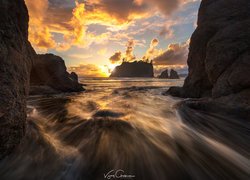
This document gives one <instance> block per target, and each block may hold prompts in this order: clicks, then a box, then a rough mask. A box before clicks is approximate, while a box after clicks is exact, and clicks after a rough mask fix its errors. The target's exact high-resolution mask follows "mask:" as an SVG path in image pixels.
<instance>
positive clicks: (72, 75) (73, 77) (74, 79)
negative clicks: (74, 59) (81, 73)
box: [69, 72, 78, 82]
mask: <svg viewBox="0 0 250 180" xmlns="http://www.w3.org/2000/svg"><path fill="white" fill-rule="evenodd" d="M69 77H70V78H71V79H72V80H73V81H76V82H78V75H77V74H76V73H75V72H71V73H70V75H69Z"/></svg>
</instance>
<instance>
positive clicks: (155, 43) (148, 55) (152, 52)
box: [142, 39, 159, 60]
mask: <svg viewBox="0 0 250 180" xmlns="http://www.w3.org/2000/svg"><path fill="white" fill-rule="evenodd" d="M158 44H159V40H158V39H152V41H151V43H150V47H149V49H148V50H147V52H146V54H145V56H144V57H143V58H142V59H143V60H148V59H151V58H154V57H155V56H157V55H158V54H159V50H157V49H156V47H157V46H158Z"/></svg>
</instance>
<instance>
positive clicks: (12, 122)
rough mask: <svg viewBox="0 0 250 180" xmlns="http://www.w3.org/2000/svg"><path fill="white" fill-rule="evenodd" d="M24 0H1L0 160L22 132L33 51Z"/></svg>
mask: <svg viewBox="0 0 250 180" xmlns="http://www.w3.org/2000/svg"><path fill="white" fill-rule="evenodd" d="M28 21H29V16H28V11H27V8H26V6H25V3H24V0H11V1H6V0H0V159H2V158H3V157H5V156H6V155H8V154H9V153H10V152H12V151H13V150H14V149H15V148H16V146H18V145H19V143H20V142H21V139H22V137H23V136H24V135H25V126H26V95H27V94H28V91H29V74H30V69H31V65H32V60H33V58H34V56H35V52H34V50H33V48H32V47H31V45H30V43H29V41H28Z"/></svg>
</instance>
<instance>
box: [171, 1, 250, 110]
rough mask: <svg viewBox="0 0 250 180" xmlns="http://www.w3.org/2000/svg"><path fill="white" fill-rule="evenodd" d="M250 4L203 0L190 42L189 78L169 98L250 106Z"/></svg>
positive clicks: (249, 2) (175, 88) (172, 89)
mask: <svg viewBox="0 0 250 180" xmlns="http://www.w3.org/2000/svg"><path fill="white" fill-rule="evenodd" d="M249 9H250V1H249V0H237V1H234V0H229V1H225V0H203V1H202V2H201V6H200V9H199V14H198V26H197V29H196V30H195V32H194V33H193V35H192V37H191V41H190V52H189V56H188V66H189V74H188V77H187V78H186V80H185V83H184V86H183V87H182V88H179V87H173V88H170V90H169V91H168V93H169V94H171V95H175V96H181V97H193V98H200V97H207V96H209V97H210V96H211V97H212V98H220V97H226V96H230V97H231V98H230V99H231V101H230V102H233V101H235V102H238V103H245V104H248V105H249V103H250V78H249V77H250V11H249Z"/></svg>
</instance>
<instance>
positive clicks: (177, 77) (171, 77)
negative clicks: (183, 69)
mask: <svg viewBox="0 0 250 180" xmlns="http://www.w3.org/2000/svg"><path fill="white" fill-rule="evenodd" d="M169 79H180V77H179V75H178V73H177V71H175V70H173V69H171V71H170V76H169Z"/></svg>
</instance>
